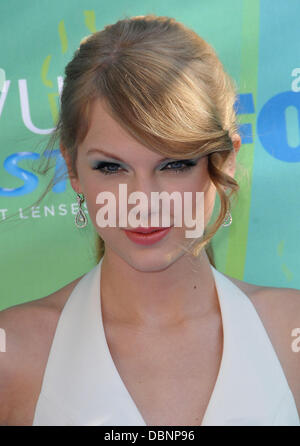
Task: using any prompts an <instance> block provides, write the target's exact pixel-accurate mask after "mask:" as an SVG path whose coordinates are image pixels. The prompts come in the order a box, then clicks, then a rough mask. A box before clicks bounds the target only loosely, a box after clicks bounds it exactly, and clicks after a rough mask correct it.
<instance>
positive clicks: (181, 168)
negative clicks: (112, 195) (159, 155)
mask: <svg viewBox="0 0 300 446" xmlns="http://www.w3.org/2000/svg"><path fill="white" fill-rule="evenodd" d="M202 157H203V156H200V157H199V156H198V157H197V158H193V159H183V160H180V159H178V160H177V159H175V160H174V159H173V160H172V159H168V160H166V161H164V162H163V163H162V165H160V169H159V170H160V171H166V172H170V173H184V172H187V171H188V170H190V169H192V168H193V167H194V166H196V165H197V164H198V161H199V159H200V158H202ZM91 168H92V169H93V170H99V171H100V172H101V173H103V174H104V175H116V174H119V173H120V172H121V171H120V170H119V169H124V168H125V166H124V165H122V163H119V162H118V163H116V162H114V161H109V160H105V161H94V162H93V163H92V165H91Z"/></svg>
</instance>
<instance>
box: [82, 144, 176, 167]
mask: <svg viewBox="0 0 300 446" xmlns="http://www.w3.org/2000/svg"><path fill="white" fill-rule="evenodd" d="M93 152H98V153H102V154H103V155H105V156H107V157H108V158H113V159H115V160H118V161H120V162H121V163H124V164H127V163H126V162H125V161H123V160H122V158H119V157H118V156H116V155H112V154H111V153H108V152H106V151H105V150H103V149H97V148H91V149H89V150H88V151H87V155H88V154H89V153H93ZM172 159H173V158H162V159H160V160H158V163H162V162H163V161H168V160H172Z"/></svg>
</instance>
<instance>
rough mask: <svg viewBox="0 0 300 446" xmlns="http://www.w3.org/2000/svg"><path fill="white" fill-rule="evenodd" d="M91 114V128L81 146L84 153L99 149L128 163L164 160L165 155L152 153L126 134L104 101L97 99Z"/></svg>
mask: <svg viewBox="0 0 300 446" xmlns="http://www.w3.org/2000/svg"><path fill="white" fill-rule="evenodd" d="M90 113H91V114H90V127H89V130H88V133H87V135H86V137H85V139H84V140H83V142H82V144H81V150H82V151H83V152H85V153H86V152H87V151H88V150H90V149H92V148H99V149H103V150H105V151H106V152H109V153H110V154H111V155H116V156H119V157H121V158H123V159H124V160H126V161H127V160H128V162H130V161H132V160H134V161H135V162H138V161H139V159H140V160H141V161H143V162H147V160H149V161H150V160H151V161H152V162H153V161H159V160H161V159H162V158H163V155H160V154H159V153H155V152H153V151H151V150H150V149H148V148H147V147H146V146H144V145H142V144H141V143H140V142H139V141H137V140H136V139H135V138H134V137H133V136H132V135H130V134H129V133H128V132H126V130H125V129H124V128H123V127H122V126H121V125H120V124H119V123H118V122H117V121H116V120H115V119H114V118H113V117H112V116H111V115H110V114H109V112H108V110H107V108H106V106H105V103H104V102H103V100H101V99H97V100H96V101H95V102H94V103H93V104H92V107H91V111H90Z"/></svg>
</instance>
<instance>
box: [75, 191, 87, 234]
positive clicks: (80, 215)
mask: <svg viewBox="0 0 300 446" xmlns="http://www.w3.org/2000/svg"><path fill="white" fill-rule="evenodd" d="M76 199H77V203H78V207H79V209H78V212H77V214H76V216H75V225H76V227H77V228H79V229H81V228H84V227H85V226H86V225H87V223H88V219H87V217H86V215H85V213H84V212H83V210H82V208H81V205H82V203H83V202H84V195H83V194H82V197H81V196H80V194H78V193H77V197H76Z"/></svg>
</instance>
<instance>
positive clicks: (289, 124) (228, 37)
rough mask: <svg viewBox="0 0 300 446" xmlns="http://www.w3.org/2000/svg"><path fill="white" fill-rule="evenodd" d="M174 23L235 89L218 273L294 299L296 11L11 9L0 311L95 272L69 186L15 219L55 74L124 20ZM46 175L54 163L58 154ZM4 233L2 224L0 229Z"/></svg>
mask: <svg viewBox="0 0 300 446" xmlns="http://www.w3.org/2000/svg"><path fill="white" fill-rule="evenodd" d="M146 13H155V14H157V15H167V16H171V17H174V18H175V19H177V20H179V21H182V22H183V23H184V24H186V25H187V26H189V27H191V28H192V29H193V30H194V31H196V32H197V33H198V34H199V35H200V36H202V37H203V38H204V39H206V40H207V41H208V42H209V43H210V44H211V45H212V46H213V47H214V48H215V50H216V51H217V54H218V55H219V57H220V59H221V60H222V62H223V64H224V66H225V68H226V70H227V71H228V72H229V74H230V75H231V76H232V77H233V78H234V79H235V81H236V84H237V86H238V92H239V101H238V104H237V111H238V113H239V118H240V126H241V135H242V141H243V145H242V147H241V150H240V152H239V155H238V161H239V163H240V164H242V165H243V166H244V167H246V169H247V171H248V177H247V176H245V175H242V176H241V178H240V185H241V192H240V199H239V201H238V203H237V205H236V206H235V207H234V209H233V211H232V217H233V223H232V225H231V226H229V227H226V228H225V227H222V228H220V230H219V231H218V233H217V234H216V236H215V238H214V240H213V248H214V251H215V258H216V266H217V269H218V270H219V271H221V272H224V273H226V274H229V275H231V276H233V277H236V278H238V279H241V280H245V281H247V282H250V283H254V284H259V285H266V286H277V287H288V288H297V289H300V275H299V267H300V260H299V250H300V225H299V222H300V206H299V190H300V175H299V173H300V138H299V110H300V68H299V67H300V59H299V54H300V39H299V17H300V2H299V0H289V1H284V0H260V1H259V0H226V2H225V1H224V0H186V1H184V2H182V1H181V0H178V1H175V0H173V1H167V0H165V1H164V2H162V1H161V0H151V1H150V0H143V2H137V1H132V0H126V1H125V0H115V1H113V2H107V1H104V0H72V1H70V0H52V1H51V2H49V1H44V0H27V1H26V2H22V1H20V0H10V1H9V2H8V1H2V2H1V3H0V25H1V28H0V29H1V45H0V56H1V57H0V138H1V140H0V143H1V150H0V222H2V223H3V222H4V220H5V219H7V216H8V215H10V214H12V213H14V212H17V213H18V214H17V217H16V218H15V219H14V222H11V223H9V224H1V223H0V246H1V257H0V268H1V281H0V287H1V289H0V296H1V298H0V299H1V302H0V307H1V309H3V308H6V307H8V306H11V305H15V304H17V303H21V302H25V301H29V300H33V299H36V298H40V297H44V296H46V295H48V294H50V293H51V292H53V291H56V290H57V289H59V288H61V287H62V286H64V285H65V284H67V283H69V282H70V281H71V280H74V279H75V278H77V277H79V276H80V275H82V274H84V273H85V272H87V271H89V270H90V269H91V268H92V267H93V266H94V265H95V262H96V260H95V258H96V257H95V249H94V244H95V240H96V238H95V237H96V233H95V230H94V229H93V226H92V224H91V223H89V225H88V227H87V228H85V229H84V230H79V229H77V228H76V227H75V225H74V217H75V213H76V210H77V205H76V200H75V193H74V191H73V189H72V188H71V186H70V183H69V181H61V182H60V183H59V184H58V185H57V186H55V187H54V188H53V190H51V192H50V193H49V195H48V196H47V199H46V201H43V202H42V203H41V205H40V206H37V207H34V208H32V209H31V211H30V213H29V214H27V215H26V214H24V212H23V209H24V208H25V207H26V206H28V205H29V204H30V203H33V202H34V201H35V200H36V199H37V198H38V197H39V196H40V195H41V193H42V191H43V190H44V187H45V185H46V183H47V181H48V180H49V178H50V177H51V175H52V173H53V172H50V176H49V175H48V176H46V177H45V178H44V177H43V178H41V177H39V176H37V175H36V174H35V173H34V172H32V171H31V170H30V168H28V161H31V162H32V161H34V160H38V159H39V157H40V154H39V153H41V151H40V150H37V149H38V148H40V147H41V145H43V144H45V142H47V140H48V135H49V132H50V131H51V129H52V128H53V127H54V124H55V122H56V119H57V115H58V106H59V92H60V88H61V85H62V80H63V74H64V67H65V65H66V64H67V63H68V62H69V60H70V59H71V58H72V56H73V53H74V51H75V50H76V49H77V48H78V46H79V43H80V40H81V39H82V38H83V37H84V36H86V35H88V34H90V33H91V32H94V31H96V30H100V29H102V28H103V26H105V25H107V24H110V23H114V22H115V21H117V20H119V19H121V18H124V17H125V16H132V15H142V14H146ZM54 154H55V156H56V166H57V167H58V166H59V165H60V163H61V162H62V159H61V157H60V156H59V151H58V147H57V151H56V152H55V153H54ZM4 223H5V222H4Z"/></svg>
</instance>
